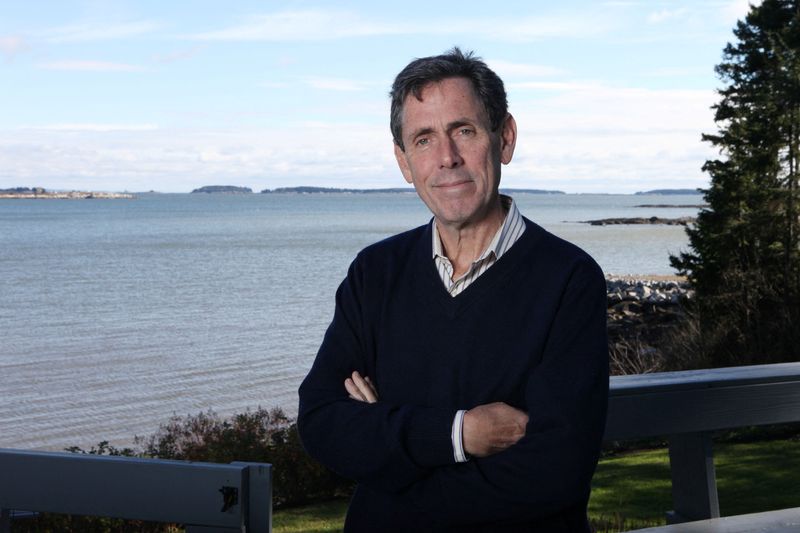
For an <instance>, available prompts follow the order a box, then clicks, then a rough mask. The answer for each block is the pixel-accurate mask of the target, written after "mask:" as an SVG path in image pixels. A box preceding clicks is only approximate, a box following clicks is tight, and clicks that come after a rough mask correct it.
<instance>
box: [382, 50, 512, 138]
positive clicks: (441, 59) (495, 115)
mask: <svg viewBox="0 0 800 533" xmlns="http://www.w3.org/2000/svg"><path fill="white" fill-rule="evenodd" d="M447 78H466V79H468V80H469V81H470V82H471V83H472V88H473V89H474V91H475V95H476V96H477V97H478V99H479V100H480V101H481V102H482V103H483V107H484V109H486V113H487V115H488V116H489V125H490V128H491V130H492V131H497V129H498V128H499V127H500V126H501V125H502V124H503V120H505V118H506V115H507V114H508V100H507V98H506V90H505V87H503V80H501V79H500V77H499V76H498V75H497V74H495V73H494V71H492V69H490V68H489V67H487V66H486V63H484V62H483V60H481V58H479V57H475V56H474V54H473V52H467V53H466V54H464V53H463V52H461V50H460V49H459V48H458V47H457V46H456V47H453V49H452V50H448V51H447V52H445V53H444V54H442V55H438V56H431V57H422V58H418V59H415V60H414V61H412V62H411V63H409V64H408V65H407V66H406V68H404V69H403V70H402V71H401V72H400V74H398V75H397V77H396V78H395V79H394V83H393V84H392V90H391V91H390V92H389V96H391V98H392V108H391V117H390V120H389V127H390V128H391V130H392V137H393V138H394V142H395V144H397V146H399V147H400V149H401V150H403V151H405V146H404V145H403V107H404V105H405V101H406V98H407V97H408V95H410V94H413V95H414V97H415V98H417V100H420V99H421V94H422V89H424V88H425V87H426V86H427V85H428V84H430V83H433V82H437V81H442V80H444V79H447Z"/></svg>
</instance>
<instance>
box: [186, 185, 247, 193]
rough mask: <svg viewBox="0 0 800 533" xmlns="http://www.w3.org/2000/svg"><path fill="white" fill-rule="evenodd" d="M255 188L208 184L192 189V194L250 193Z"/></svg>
mask: <svg viewBox="0 0 800 533" xmlns="http://www.w3.org/2000/svg"><path fill="white" fill-rule="evenodd" d="M252 192H253V189H251V188H250V187H236V186H234V185H206V186H205V187H200V188H199V189H195V190H193V191H192V194H197V193H207V194H250V193H252Z"/></svg>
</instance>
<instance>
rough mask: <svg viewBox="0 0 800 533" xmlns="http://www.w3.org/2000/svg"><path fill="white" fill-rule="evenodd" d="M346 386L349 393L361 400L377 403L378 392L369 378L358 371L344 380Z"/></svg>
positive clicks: (353, 397)
mask: <svg viewBox="0 0 800 533" xmlns="http://www.w3.org/2000/svg"><path fill="white" fill-rule="evenodd" d="M344 388H345V390H346V391H347V394H349V395H350V397H351V398H352V399H354V400H358V401H359V402H367V403H375V402H377V401H378V393H377V391H376V390H375V386H374V385H373V384H372V381H370V379H369V378H363V377H361V374H359V373H358V372H353V374H352V375H351V376H350V377H349V378H347V379H346V380H344Z"/></svg>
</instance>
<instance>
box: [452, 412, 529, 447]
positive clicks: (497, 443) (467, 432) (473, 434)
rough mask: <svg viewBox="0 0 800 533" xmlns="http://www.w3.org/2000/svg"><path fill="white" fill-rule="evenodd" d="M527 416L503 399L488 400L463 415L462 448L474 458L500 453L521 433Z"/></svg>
mask: <svg viewBox="0 0 800 533" xmlns="http://www.w3.org/2000/svg"><path fill="white" fill-rule="evenodd" d="M527 424H528V415H527V414H525V412H524V411H520V410H519V409H516V408H514V407H511V406H510V405H508V404H505V403H503V402H495V403H488V404H484V405H479V406H477V407H475V408H473V409H470V410H469V411H467V412H466V413H465V414H464V427H463V429H462V439H463V442H464V450H465V451H466V452H467V453H468V454H469V455H474V456H475V457H486V456H488V455H492V454H495V453H497V452H502V451H503V450H505V449H506V448H508V447H510V446H512V445H514V444H516V443H517V441H518V440H519V439H521V438H522V437H524V436H525V426H526V425H527Z"/></svg>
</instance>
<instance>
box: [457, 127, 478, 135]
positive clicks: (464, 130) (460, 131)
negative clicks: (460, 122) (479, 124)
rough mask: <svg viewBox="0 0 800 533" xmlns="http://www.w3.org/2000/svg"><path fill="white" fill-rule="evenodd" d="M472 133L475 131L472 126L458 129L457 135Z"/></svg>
mask: <svg viewBox="0 0 800 533" xmlns="http://www.w3.org/2000/svg"><path fill="white" fill-rule="evenodd" d="M473 133H475V130H473V129H472V128H461V129H460V130H458V134H459V135H472V134H473Z"/></svg>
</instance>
